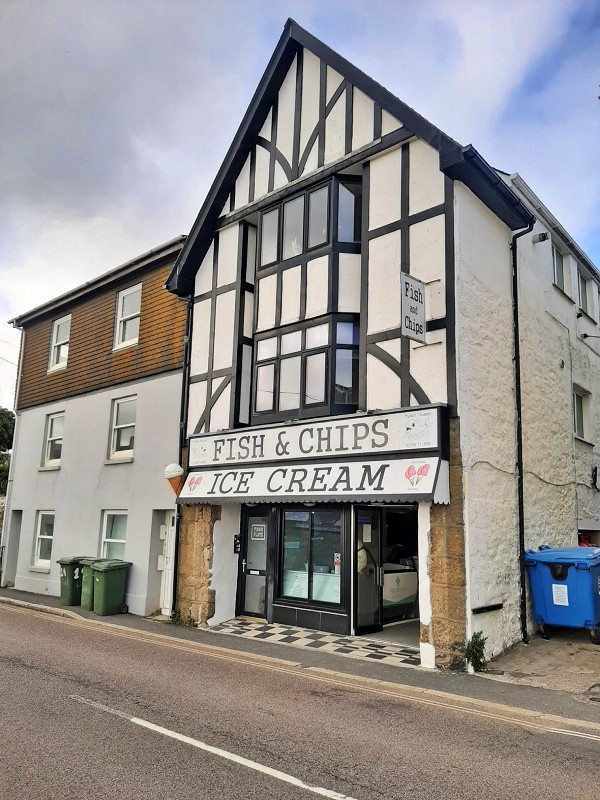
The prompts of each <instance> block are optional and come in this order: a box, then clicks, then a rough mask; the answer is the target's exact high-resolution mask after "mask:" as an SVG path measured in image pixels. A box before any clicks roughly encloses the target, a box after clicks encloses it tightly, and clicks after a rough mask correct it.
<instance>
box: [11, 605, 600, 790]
mask: <svg viewBox="0 0 600 800" xmlns="http://www.w3.org/2000/svg"><path fill="white" fill-rule="evenodd" d="M219 644H221V642H219ZM282 650H284V652H283V653H282V659H286V658H293V656H290V653H289V651H285V649H284V648H282ZM342 661H343V660H342ZM340 669H343V664H341V665H340ZM0 687H2V698H1V703H0V722H1V723H2V731H3V734H4V735H3V738H2V744H1V746H0V798H3V800H4V799H6V800H9V798H15V800H25V799H28V798H32V799H33V798H35V799H36V800H38V798H41V799H42V800H44V799H45V798H48V800H63V798H64V799H65V800H66V799H69V800H70V798H78V800H80V799H83V798H94V800H98V799H101V798H110V800H119V798H127V800H138V798H139V799H140V800H143V799H145V798H148V799H149V800H150V799H152V800H170V798H177V800H186V799H187V798H190V800H191V799H192V798H194V800H199V799H201V798H211V799H212V798H217V800H233V799H234V798H235V799H236V800H237V799H238V798H240V799H241V798H243V799H244V800H245V799H246V798H260V799H261V800H264V799H265V798H277V799H278V800H279V799H281V800H299V799H300V798H305V799H306V800H310V798H311V797H317V796H325V797H333V798H336V797H337V798H343V797H349V798H356V800H367V799H369V800H371V798H373V799H377V798H385V799H386V800H387V799H389V800H395V798H418V799H419V800H421V799H423V800H428V799H429V798H432V799H433V798H436V800H437V798H444V800H452V798H456V799H457V800H459V799H460V800H471V798H472V799H473V800H482V798H506V800H514V799H515V798H527V800H532V799H534V798H543V799H544V800H551V799H552V798H557V800H558V799H560V800H565V798H571V797H577V798H578V800H585V799H587V798H590V800H591V798H594V800H596V799H597V798H598V797H599V796H600V789H599V788H598V784H599V781H598V765H599V763H600V759H599V755H600V735H598V731H596V732H595V734H594V733H588V734H587V736H586V735H585V733H584V736H583V737H582V738H580V737H578V736H567V735H564V734H561V733H555V732H550V731H549V730H547V729H545V727H552V725H548V726H544V725H543V724H541V723H540V722H539V721H537V722H536V721H531V723H528V722H527V720H526V719H525V720H523V718H521V717H519V715H518V714H516V713H515V716H514V719H513V720H510V719H499V718H498V715H497V714H495V713H493V711H492V710H491V709H486V708H485V707H484V706H481V707H480V708H479V710H478V709H477V708H475V707H473V706H470V705H468V704H467V703H466V702H465V705H464V707H463V706H461V705H460V703H458V704H454V705H453V706H451V705H450V704H448V703H445V702H443V701H442V700H439V701H436V700H435V698H431V697H429V698H421V699H420V698H419V697H418V696H417V695H416V694H415V696H414V697H411V696H409V694H410V693H406V692H404V693H403V692H402V691H400V690H394V689H392V688H390V687H385V686H382V685H381V684H377V683H375V682H373V683H370V682H364V683H363V685H362V686H358V685H352V684H351V683H350V682H348V681H346V680H344V678H343V676H339V675H334V674H328V673H325V672H319V671H313V670H311V669H308V670H299V669H297V668H296V667H295V666H293V665H292V664H291V663H290V664H286V663H285V662H284V661H283V660H282V661H281V662H279V663H278V662H276V661H273V660H268V659H265V660H262V659H257V658H256V657H255V656H250V655H246V654H243V653H235V652H232V651H229V650H227V649H224V648H221V647H213V648H210V647H206V646H199V645H196V644H194V643H190V642H187V641H185V640H178V639H175V640H174V639H169V638H167V637H165V638H161V637H149V636H145V635H144V634H142V633H140V632H138V631H134V630H127V629H120V628H107V627H103V626H98V625H94V624H93V623H89V622H87V621H85V620H69V619H65V618H61V617H53V616H50V615H44V614H39V613H36V612H33V611H29V610H25V609H19V608H15V607H13V606H5V605H0ZM553 727H554V728H556V727H557V725H556V721H554V723H553ZM558 727H561V726H558ZM565 727H566V725H565ZM587 737H590V738H587ZM594 737H595V738H594ZM211 748H212V749H211ZM214 748H217V749H218V750H219V752H214ZM244 759H245V760H246V761H243V760H244ZM240 760H242V761H240ZM273 771H278V772H279V773H281V774H273ZM294 781H296V783H294ZM297 782H304V784H307V785H308V786H302V785H298V783H297ZM310 787H312V788H310ZM315 787H316V788H315Z"/></svg>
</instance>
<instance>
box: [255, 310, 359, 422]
mask: <svg viewBox="0 0 600 800" xmlns="http://www.w3.org/2000/svg"><path fill="white" fill-rule="evenodd" d="M358 339H359V326H358V321H356V320H355V318H352V316H349V315H346V316H345V318H341V317H340V315H331V316H330V317H327V318H325V320H324V319H323V318H320V319H319V320H318V321H311V322H310V323H306V324H303V325H300V326H288V327H287V328H280V329H279V330H278V331H276V332H274V333H273V332H272V333H269V334H266V335H265V336H263V337H261V338H260V339H258V340H257V342H256V359H255V360H256V368H255V386H256V392H255V402H254V410H255V413H256V414H264V415H268V416H269V417H271V416H272V415H273V414H274V413H275V412H286V413H285V414H284V416H285V417H288V418H289V416H290V413H291V412H293V414H292V416H317V415H319V414H333V413H344V412H352V411H354V410H356V407H357V403H358Z"/></svg>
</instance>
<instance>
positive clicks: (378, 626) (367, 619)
mask: <svg viewBox="0 0 600 800" xmlns="http://www.w3.org/2000/svg"><path fill="white" fill-rule="evenodd" d="M354 514H355V517H354V528H355V531H356V536H355V554H354V562H355V567H356V570H355V576H354V602H355V605H354V631H355V633H356V634H357V635H361V634H364V633H375V632H376V631H381V630H382V629H383V614H382V608H383V594H382V591H383V568H382V566H381V561H382V559H381V515H380V512H379V509H377V508H361V507H360V506H359V507H355V509H354Z"/></svg>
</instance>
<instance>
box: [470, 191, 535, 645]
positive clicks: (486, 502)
mask: <svg viewBox="0 0 600 800" xmlns="http://www.w3.org/2000/svg"><path fill="white" fill-rule="evenodd" d="M454 213H455V237H456V250H455V252H456V340H457V391H458V409H459V415H460V443H461V449H462V459H463V469H464V474H463V492H464V520H465V537H466V549H467V568H468V574H467V600H468V611H470V609H471V608H477V607H480V606H487V605H491V604H494V603H503V605H504V608H503V609H502V610H500V611H494V612H489V613H486V614H481V615H477V616H476V617H473V618H472V619H471V617H470V615H469V614H467V625H468V628H470V629H469V630H468V632H467V633H468V635H470V634H471V633H473V632H474V631H476V630H481V631H482V632H483V634H484V635H485V636H487V637H488V642H487V651H486V652H487V653H488V655H493V654H495V653H498V652H500V651H502V650H503V649H505V648H506V647H507V646H509V645H510V644H512V643H513V642H514V641H515V640H516V639H517V638H518V635H519V569H518V557H519V550H518V530H517V493H516V475H515V462H516V442H515V435H516V433H515V399H514V388H513V387H514V371H513V344H512V301H511V268H510V250H509V244H510V231H509V229H508V228H507V227H506V226H505V225H504V224H503V223H502V222H500V221H499V220H498V218H497V217H496V216H495V215H494V214H492V212H491V211H489V210H488V209H487V208H486V207H485V206H484V205H483V204H482V203H481V202H480V201H479V200H478V199H477V198H476V197H475V196H474V195H473V194H472V193H471V192H470V191H469V190H468V189H466V188H465V187H464V186H463V185H462V184H459V183H456V184H455V198H454Z"/></svg>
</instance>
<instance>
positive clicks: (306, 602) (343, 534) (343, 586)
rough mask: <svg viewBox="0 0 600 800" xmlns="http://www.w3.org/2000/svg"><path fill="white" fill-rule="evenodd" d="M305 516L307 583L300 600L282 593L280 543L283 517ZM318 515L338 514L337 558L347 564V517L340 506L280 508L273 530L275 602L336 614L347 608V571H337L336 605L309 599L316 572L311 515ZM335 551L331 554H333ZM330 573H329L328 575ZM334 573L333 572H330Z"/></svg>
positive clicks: (282, 538)
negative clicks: (302, 514)
mask: <svg viewBox="0 0 600 800" xmlns="http://www.w3.org/2000/svg"><path fill="white" fill-rule="evenodd" d="M298 512H302V513H307V514H308V517H309V536H308V562H307V584H308V591H307V594H308V596H307V597H300V596H298V595H287V594H284V593H283V592H284V589H283V586H284V572H285V569H284V565H285V548H284V541H285V515H286V514H287V513H292V514H293V513H298ZM321 512H332V513H339V515H340V542H339V546H340V550H339V553H340V556H341V563H342V564H345V563H347V557H348V552H349V551H348V542H347V537H348V533H349V519H348V516H347V512H346V510H345V509H344V507H343V506H340V505H338V504H331V505H329V506H323V507H322V508H316V507H315V508H309V507H307V506H306V505H297V504H289V505H286V506H285V507H284V508H281V509H280V511H279V515H278V525H277V528H278V531H277V556H278V558H277V560H278V576H277V581H276V602H277V603H278V604H282V605H290V606H296V607H297V606H304V607H307V608H320V609H323V610H325V609H331V610H334V611H339V610H340V609H345V608H347V605H348V602H347V601H348V594H349V592H348V589H349V586H348V585H347V582H346V581H347V578H346V577H345V575H348V577H349V573H348V571H347V570H346V571H344V569H343V568H342V569H341V570H340V596H339V601H338V602H337V603H331V602H328V601H326V600H316V599H314V598H313V597H312V595H313V582H314V581H313V579H314V576H315V574H318V572H317V571H316V570H315V566H316V565H315V564H314V563H313V561H314V543H315V540H316V537H315V536H314V530H315V526H314V514H315V513H316V514H318V513H321ZM335 552H336V551H334V554H335ZM330 574H331V573H330ZM333 574H335V573H333Z"/></svg>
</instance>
